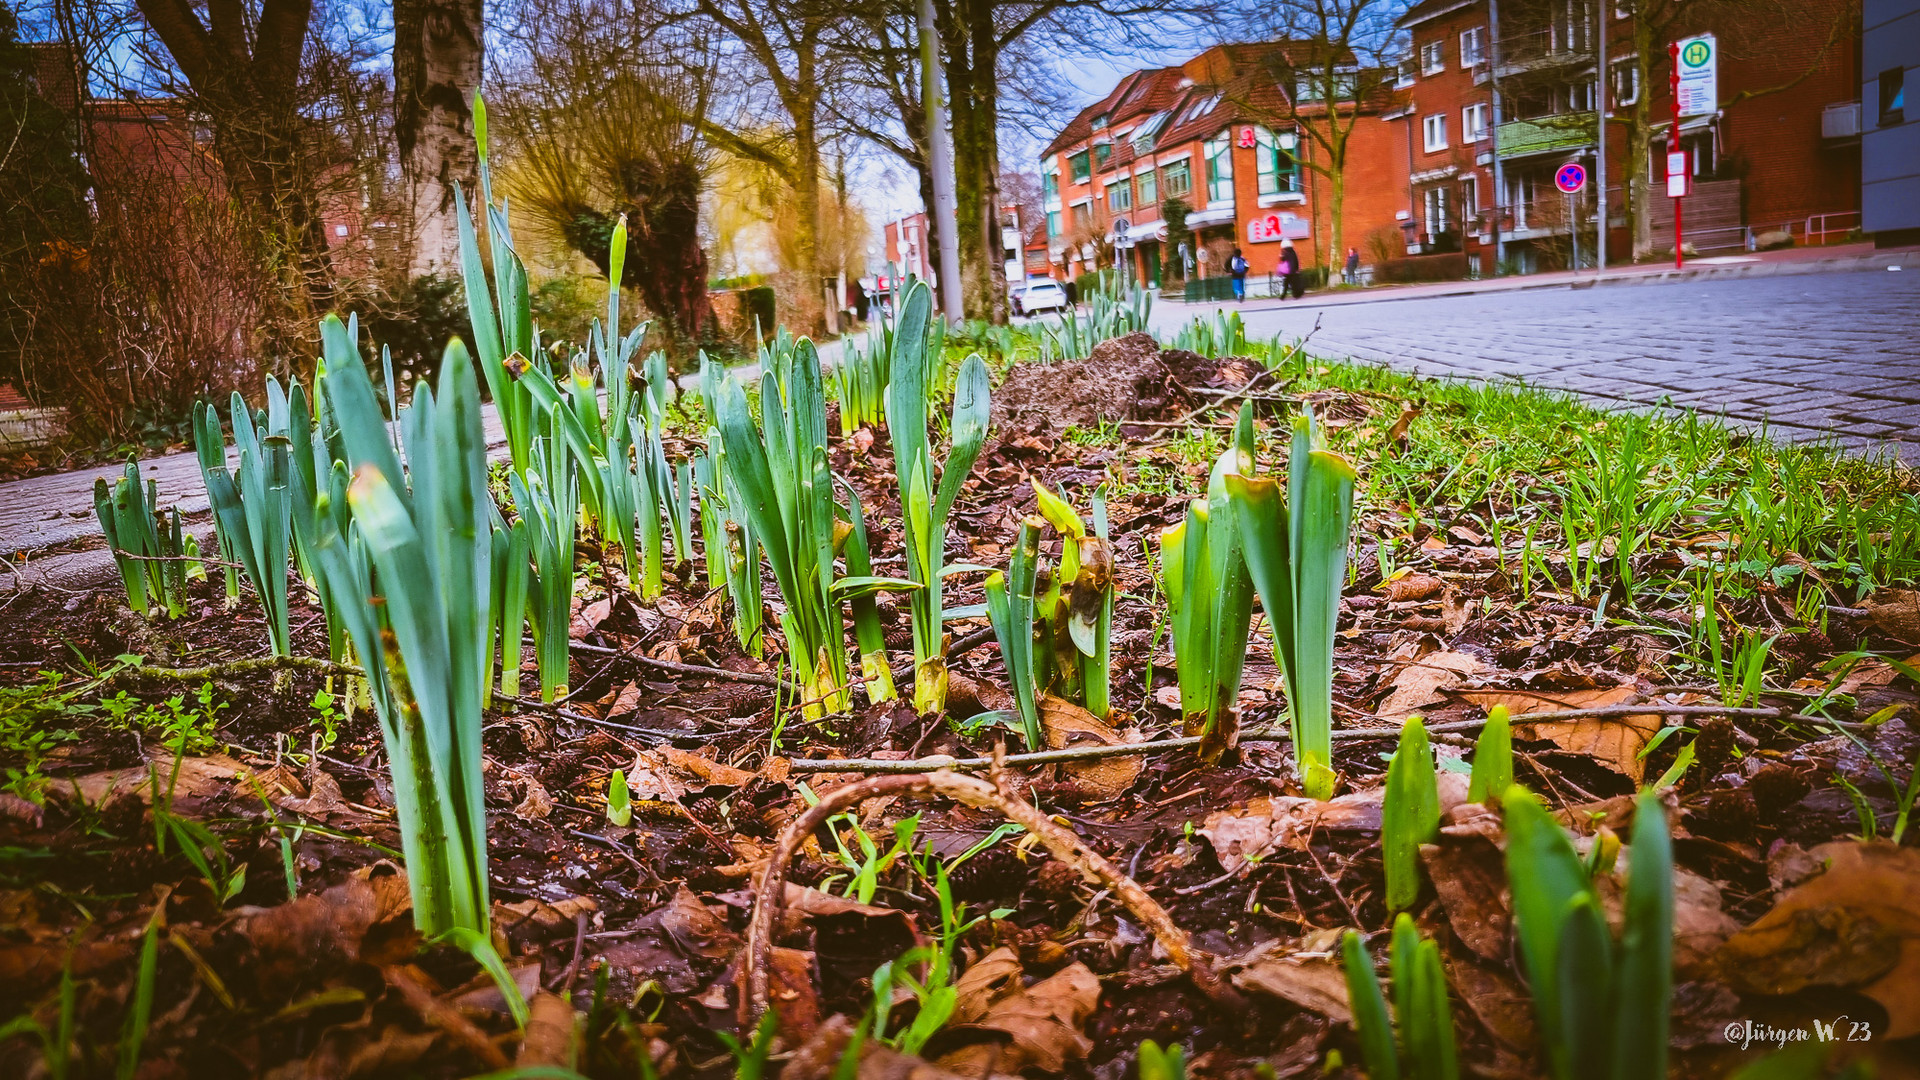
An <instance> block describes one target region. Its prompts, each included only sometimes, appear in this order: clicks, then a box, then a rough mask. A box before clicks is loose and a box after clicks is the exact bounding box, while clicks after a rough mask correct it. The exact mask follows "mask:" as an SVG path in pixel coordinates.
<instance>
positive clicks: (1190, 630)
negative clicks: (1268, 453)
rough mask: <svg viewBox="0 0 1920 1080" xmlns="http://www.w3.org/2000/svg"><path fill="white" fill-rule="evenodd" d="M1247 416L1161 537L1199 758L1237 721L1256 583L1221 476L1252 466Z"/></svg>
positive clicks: (1223, 741)
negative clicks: (1201, 491) (1179, 518)
mask: <svg viewBox="0 0 1920 1080" xmlns="http://www.w3.org/2000/svg"><path fill="white" fill-rule="evenodd" d="M1253 448H1254V439H1253V413H1252V412H1251V411H1250V410H1247V409H1242V410H1241V412H1240V420H1239V423H1238V425H1237V426H1236V429H1235V433H1234V440H1233V445H1232V446H1230V447H1228V448H1227V451H1226V453H1224V454H1221V455H1220V458H1219V460H1218V461H1216V462H1214V466H1213V473H1212V475H1211V477H1210V478H1209V480H1208V482H1207V495H1206V497H1205V498H1202V499H1195V500H1193V501H1192V502H1191V503H1190V504H1188V506H1187V517H1186V520H1185V521H1183V522H1181V523H1180V524H1178V525H1175V526H1173V527H1172V528H1170V529H1166V530H1164V531H1163V532H1161V534H1160V589H1161V591H1162V592H1163V593H1165V594H1166V597H1167V608H1168V611H1169V613H1170V615H1171V617H1172V623H1173V654H1174V659H1175V661H1176V662H1177V667H1176V668H1175V673H1176V675H1177V676H1178V678H1179V682H1180V714H1181V720H1182V727H1183V729H1184V730H1185V733H1186V734H1187V735H1188V736H1189V737H1191V736H1196V735H1197V736H1200V737H1201V738H1202V739H1203V740H1205V741H1204V742H1202V743H1201V746H1200V758H1201V760H1202V761H1206V762H1209V763H1211V762H1215V761H1218V760H1219V759H1220V756H1221V755H1222V754H1223V753H1225V752H1226V750H1227V748H1228V747H1230V746H1232V745H1233V744H1234V742H1235V740H1236V739H1237V737H1238V733H1239V726H1240V676H1241V672H1242V671H1243V670H1244V668H1245V665H1246V657H1247V637H1248V633H1249V631H1250V630H1251V628H1252V625H1253V594H1254V587H1253V583H1252V581H1251V580H1249V578H1248V575H1247V570H1248V563H1247V560H1245V559H1244V558H1242V555H1241V537H1242V536H1243V535H1244V534H1245V533H1246V532H1247V530H1246V529H1244V528H1241V527H1239V526H1238V525H1236V516H1237V515H1238V514H1239V513H1240V512H1241V511H1240V507H1239V504H1238V503H1236V502H1235V501H1233V500H1232V499H1231V498H1230V497H1229V494H1228V492H1229V489H1228V487H1227V481H1228V480H1229V479H1230V478H1231V477H1234V476H1238V475H1239V474H1241V473H1242V472H1245V471H1249V470H1251V469H1252V468H1253Z"/></svg>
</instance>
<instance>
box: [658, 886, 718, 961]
mask: <svg viewBox="0 0 1920 1080" xmlns="http://www.w3.org/2000/svg"><path fill="white" fill-rule="evenodd" d="M653 916H658V924H659V927H660V930H661V932H662V933H664V934H666V936H667V940H669V941H671V942H672V943H673V947H674V948H675V949H677V950H679V952H680V955H682V956H704V957H706V958H707V959H709V960H719V959H721V958H723V957H726V956H729V955H731V954H732V953H733V950H734V948H735V947H736V946H738V945H739V943H740V938H739V935H737V934H735V933H734V932H733V931H731V930H729V929H727V924H726V922H725V920H723V919H721V918H720V917H719V916H718V915H715V914H714V913H713V911H712V909H710V908H708V907H707V905H705V904H703V903H701V902H700V898H699V897H698V896H696V895H694V892H693V890H692V889H689V888H687V887H686V886H685V885H684V884H683V885H681V886H680V888H679V890H678V891H677V892H675V893H674V894H673V899H671V900H669V901H667V902H666V903H665V904H664V905H662V906H661V907H660V908H659V909H658V910H657V911H655V912H650V913H649V918H651V917H653Z"/></svg>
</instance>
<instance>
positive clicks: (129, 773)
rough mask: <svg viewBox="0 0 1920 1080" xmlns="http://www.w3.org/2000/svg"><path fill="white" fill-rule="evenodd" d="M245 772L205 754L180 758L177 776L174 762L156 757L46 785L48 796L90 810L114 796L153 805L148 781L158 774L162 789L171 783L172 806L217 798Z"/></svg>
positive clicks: (242, 767) (163, 755)
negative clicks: (64, 797) (74, 800)
mask: <svg viewBox="0 0 1920 1080" xmlns="http://www.w3.org/2000/svg"><path fill="white" fill-rule="evenodd" d="M246 771H247V767H246V766H245V765H243V764H241V763H240V762H238V761H235V760H234V759H233V758H230V757H228V756H227V755H225V754H208V755H207V756H205V757H190V758H183V759H182V760H181V761H180V769H179V772H178V773H177V774H176V773H175V772H174V767H173V758H172V757H171V756H170V755H168V754H166V753H164V752H163V753H160V754H157V755H156V756H155V757H154V758H153V760H152V763H151V768H149V766H147V765H135V766H132V767H130V768H125V769H107V770H104V771H102V772H96V773H88V774H87V775H85V776H81V777H77V778H74V779H72V780H66V781H60V782H56V783H54V784H52V785H49V787H48V789H47V790H48V792H49V794H65V793H69V792H71V793H75V794H77V795H78V796H79V797H80V798H81V799H84V800H86V802H87V804H88V805H90V806H99V805H101V804H102V803H104V802H105V801H106V800H107V799H109V798H112V797H114V796H116V795H136V796H138V797H139V798H140V801H141V802H147V803H150V802H152V801H153V792H152V791H149V790H148V787H149V784H148V781H149V780H150V779H151V777H152V775H153V774H154V773H158V774H159V777H160V783H161V785H162V786H165V785H166V784H167V782H168V781H169V780H171V781H173V798H174V800H175V802H176V803H177V802H179V801H180V800H182V799H188V798H196V799H204V798H208V797H211V796H213V795H215V794H218V793H219V792H220V790H221V788H222V787H224V786H225V784H226V782H227V781H229V780H232V779H233V778H234V777H236V776H239V775H241V774H242V773H245V772H246Z"/></svg>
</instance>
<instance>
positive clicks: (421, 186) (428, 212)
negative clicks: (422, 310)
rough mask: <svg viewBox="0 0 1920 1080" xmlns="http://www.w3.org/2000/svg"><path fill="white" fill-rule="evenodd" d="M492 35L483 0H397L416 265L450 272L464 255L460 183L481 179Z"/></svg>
mask: <svg viewBox="0 0 1920 1080" xmlns="http://www.w3.org/2000/svg"><path fill="white" fill-rule="evenodd" d="M484 40H485V15H484V12H483V10H482V4H481V0H394V5H393V84H394V95H393V111H394V118H393V133H394V140H395V141H396V142H397V143H398V144H399V149H400V168H401V171H402V173H403V174H404V176H405V179H406V184H407V196H408V203H409V206H410V208H411V210H412V220H411V222H410V225H411V233H410V239H411V241H412V244H411V251H410V253H409V261H408V268H409V270H410V272H411V273H413V274H415V275H419V274H430V273H434V272H436V271H437V272H440V273H447V272H450V271H451V270H453V268H454V267H455V266H457V265H458V262H459V251H460V245H459V233H458V231H457V230H458V225H457V223H456V222H455V221H454V215H453V187H454V184H455V183H456V182H457V183H459V184H460V185H461V186H463V187H465V188H466V189H467V190H468V192H472V190H473V189H474V188H475V187H476V186H477V183H478V179H479V155H478V152H477V150H476V148H475V146H474V140H473V94H474V91H475V90H477V89H478V88H479V86H480V75H481V59H482V55H483V52H484V50H483V44H484Z"/></svg>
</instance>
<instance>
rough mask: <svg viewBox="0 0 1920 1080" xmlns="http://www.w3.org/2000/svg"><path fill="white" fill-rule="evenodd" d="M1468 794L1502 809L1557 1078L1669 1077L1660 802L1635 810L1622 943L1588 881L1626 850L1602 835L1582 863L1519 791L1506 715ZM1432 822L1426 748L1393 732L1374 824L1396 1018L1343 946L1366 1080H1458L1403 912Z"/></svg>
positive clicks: (1491, 726)
mask: <svg viewBox="0 0 1920 1080" xmlns="http://www.w3.org/2000/svg"><path fill="white" fill-rule="evenodd" d="M1468 798H1469V799H1470V800H1472V801H1476V802H1484V803H1487V804H1489V805H1496V806H1499V807H1500V808H1501V810H1502V814H1503V816H1504V818H1505V822H1506V831H1507V847H1506V867H1507V878H1508V881H1509V883H1510V887H1511V889H1512V894H1513V913H1514V924H1515V928H1516V934H1517V936H1518V939H1519V944H1520V955H1521V960H1522V962H1523V964H1524V966H1525V968H1526V973H1527V982H1528V985H1529V986H1530V987H1531V989H1532V993H1533V1002H1534V1012H1535V1016H1536V1018H1537V1020H1538V1023H1539V1028H1540V1032H1541V1042H1542V1045H1543V1046H1544V1047H1545V1048H1546V1051H1547V1057H1548V1062H1549V1065H1550V1067H1551V1069H1552V1073H1553V1075H1554V1077H1555V1078H1556V1080H1627V1078H1630V1077H1645V1076H1665V1075H1666V1053H1667V1009H1668V1002H1669V999H1670V998H1671V996H1672V989H1673V984H1672V978H1673V977H1672V962H1673V955H1672V954H1673V855H1672V846H1671V841H1670V839H1669V837H1668V833H1667V824H1666V815H1665V812H1664V811H1663V810H1662V808H1661V805H1660V801H1659V797H1658V796H1657V795H1656V794H1654V793H1653V792H1652V791H1651V790H1650V791H1647V792H1643V793H1642V795H1641V796H1640V799H1639V801H1638V802H1637V803H1636V804H1635V811H1634V827H1633V836H1632V843H1631V847H1630V850H1629V866H1628V873H1627V884H1626V891H1625V904H1624V919H1623V921H1622V927H1621V931H1620V933H1619V934H1618V935H1617V936H1616V935H1615V934H1614V932H1613V931H1612V930H1611V929H1610V928H1609V927H1608V924H1607V919H1606V916H1605V914H1604V912H1603V910H1602V907H1601V901H1600V893H1599V891H1598V886H1597V885H1596V880H1597V879H1598V878H1599V876H1600V875H1603V874H1608V873H1611V872H1612V871H1613V868H1614V863H1615V860H1616V858H1617V856H1618V854H1619V850H1620V842H1619V840H1618V839H1617V838H1616V837H1614V836H1613V834H1612V833H1611V832H1610V831H1608V830H1605V829H1602V830H1601V831H1600V832H1599V834H1598V835H1596V836H1595V837H1594V838H1593V840H1592V844H1591V849H1590V851H1589V853H1588V854H1587V855H1586V856H1585V857H1584V858H1583V857H1582V856H1580V855H1579V854H1578V853H1577V852H1576V851H1575V849H1574V846H1573V843H1572V841H1571V840H1570V839H1569V838H1568V835H1567V833H1566V831H1565V830H1564V829H1562V828H1561V827H1560V825H1559V823H1558V822H1556V821H1555V820H1554V819H1553V817H1552V816H1551V815H1550V814H1548V812H1547V811H1546V809H1545V808H1544V807H1542V806H1541V804H1540V802H1539V801H1538V800H1537V799H1536V798H1535V797H1534V796H1533V795H1532V794H1530V793H1529V792H1527V791H1526V790H1525V789H1523V788H1521V787H1519V786H1518V785H1516V784H1514V783H1513V747H1512V734H1511V730H1510V726H1509V722H1508V719H1507V716H1506V714H1505V710H1504V709H1495V710H1494V713H1493V715H1491V716H1489V718H1488V723H1487V726H1486V727H1485V728H1484V729H1483V730H1482V733H1481V736H1480V738H1479V741H1478V742H1477V743H1476V744H1475V748H1474V758H1473V763H1472V772H1471V780H1470V781H1469V787H1468ZM1439 825H1440V809H1439V797H1438V793H1437V784H1436V774H1435V766H1434V756H1433V751H1432V747H1431V745H1430V744H1429V742H1428V739H1427V732H1426V727H1425V725H1424V724H1422V723H1421V721H1420V720H1419V718H1417V717H1416V718H1413V719H1410V720H1409V721H1407V723H1406V725H1405V726H1404V727H1403V728H1402V729H1401V736H1400V745H1399V747H1398V749H1397V750H1396V751H1395V753H1394V757H1393V761H1392V763H1391V764H1390V765H1389V766H1388V770H1387V787H1386V793H1385V802H1384V806H1383V809H1382V815H1381V846H1382V851H1383V861H1384V863H1385V868H1386V880H1387V884H1386V900H1387V906H1388V908H1389V909H1395V910H1399V911H1400V912H1401V914H1400V915H1399V917H1398V919H1397V920H1396V922H1395V924H1394V929H1393V941H1392V947H1391V959H1390V964H1389V968H1390V972H1391V974H1392V979H1393V1020H1392V1021H1390V1020H1389V1018H1388V1014H1387V1008H1386V1003H1385V1000H1384V998H1383V996H1382V994H1381V992H1380V985H1379V982H1378V981H1377V978H1376V977H1375V975H1374V970H1373V961H1372V959H1371V958H1370V957H1369V956H1368V955H1367V951H1366V947H1365V945H1364V944H1363V943H1362V941H1361V939H1360V936H1359V935H1358V934H1357V933H1355V932H1353V931H1349V932H1348V933H1347V935H1346V937H1345V940H1344V942H1343V946H1342V947H1343V953H1344V960H1345V967H1346V975H1347V986H1348V994H1349V998H1350V1000H1351V1001H1352V1003H1353V1013H1354V1024H1355V1027H1356V1029H1357V1031H1358V1034H1359V1040H1360V1046H1361V1053H1362V1057H1363V1058H1364V1061H1365V1064H1366V1068H1367V1074H1368V1075H1369V1076H1370V1077H1373V1078H1374V1080H1398V1078H1399V1077H1401V1076H1407V1077H1412V1078H1416V1080H1426V1078H1433V1080H1443V1078H1452V1077H1457V1076H1459V1075H1460V1072H1459V1065H1458V1062H1457V1061H1456V1058H1455V1053H1454V1041H1453V1022H1452V1016H1451V1012H1450V1010H1449V1007H1448V1005H1447V990H1446V979H1445V975H1444V974H1443V972H1442V971H1441V967H1440V959H1439V948H1438V946H1437V945H1435V943H1434V942H1432V941H1430V940H1422V939H1421V938H1420V935H1419V932H1418V931H1417V930H1416V929H1415V928H1414V925H1413V920H1412V918H1411V916H1409V915H1408V914H1407V913H1406V910H1405V909H1407V908H1409V907H1411V906H1412V904H1413V902H1414V900H1415V899H1416V898H1417V896H1418V893H1419V889H1420V881H1419V877H1418V874H1419V869H1418V867H1419V846H1420V845H1421V844H1423V843H1430V842H1432V841H1433V840H1434V839H1436V838H1437V835H1438V832H1439Z"/></svg>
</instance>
